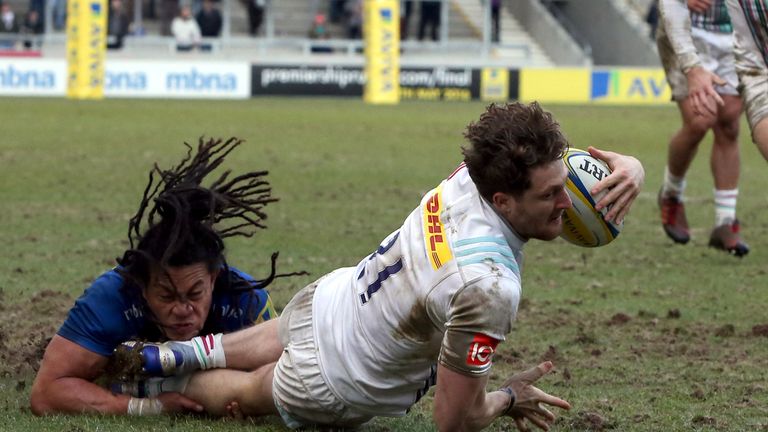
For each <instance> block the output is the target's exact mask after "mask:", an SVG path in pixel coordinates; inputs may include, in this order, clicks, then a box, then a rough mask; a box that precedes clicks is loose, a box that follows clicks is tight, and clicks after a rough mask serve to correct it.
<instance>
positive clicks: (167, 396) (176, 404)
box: [157, 392, 204, 413]
mask: <svg viewBox="0 0 768 432" xmlns="http://www.w3.org/2000/svg"><path fill="white" fill-rule="evenodd" d="M157 399H158V400H160V402H162V404H163V412H164V413H185V412H190V411H191V412H196V413H201V412H203V410H204V408H203V406H202V405H200V404H199V403H197V402H195V401H193V400H192V399H190V398H188V397H186V396H184V395H183V394H181V393H176V392H168V393H160V394H159V395H158V396H157Z"/></svg>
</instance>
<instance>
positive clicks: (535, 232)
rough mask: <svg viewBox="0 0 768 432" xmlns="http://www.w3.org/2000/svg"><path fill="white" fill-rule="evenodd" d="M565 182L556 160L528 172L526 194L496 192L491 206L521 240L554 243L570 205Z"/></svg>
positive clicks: (560, 167)
mask: <svg viewBox="0 0 768 432" xmlns="http://www.w3.org/2000/svg"><path fill="white" fill-rule="evenodd" d="M567 178H568V170H567V169H566V167H565V164H564V163H563V161H562V160H560V159H557V160H555V161H552V162H550V163H548V164H546V165H542V166H540V167H537V168H534V169H533V170H531V187H530V188H528V190H526V191H525V192H523V193H522V194H521V195H519V196H515V195H508V194H504V193H501V192H497V193H496V194H495V195H494V196H493V200H494V204H495V205H496V208H497V209H499V211H501V213H502V214H503V215H504V217H505V218H506V219H507V221H508V222H509V223H510V225H512V228H514V229H515V231H516V232H517V233H518V234H519V235H520V236H522V237H523V238H525V239H532V238H535V239H539V240H554V239H555V238H556V237H557V236H559V235H560V233H561V232H562V231H563V212H564V211H565V209H567V208H570V207H571V205H572V203H571V198H570V197H569V196H568V193H567V192H566V190H565V180H566V179H567Z"/></svg>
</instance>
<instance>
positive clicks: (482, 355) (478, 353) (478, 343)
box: [467, 333, 499, 366]
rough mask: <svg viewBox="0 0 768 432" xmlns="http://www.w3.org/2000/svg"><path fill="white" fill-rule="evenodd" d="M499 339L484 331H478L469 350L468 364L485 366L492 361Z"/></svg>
mask: <svg viewBox="0 0 768 432" xmlns="http://www.w3.org/2000/svg"><path fill="white" fill-rule="evenodd" d="M498 344H499V341H498V340H496V339H494V338H492V337H490V336H488V335H484V334H482V333H476V334H475V338H474V339H472V343H470V344H469V350H468V351H467V364H468V365H470V366H485V365H487V364H488V363H490V362H491V358H492V357H493V352H494V351H495V350H496V346H497V345H498Z"/></svg>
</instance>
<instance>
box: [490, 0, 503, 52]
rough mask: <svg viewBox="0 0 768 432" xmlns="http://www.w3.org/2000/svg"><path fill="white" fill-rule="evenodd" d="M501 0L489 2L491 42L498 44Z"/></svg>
mask: <svg viewBox="0 0 768 432" xmlns="http://www.w3.org/2000/svg"><path fill="white" fill-rule="evenodd" d="M500 14H501V0H491V41H493V42H499V40H500V39H499V33H501V25H500V24H501V23H500V21H499V20H500Z"/></svg>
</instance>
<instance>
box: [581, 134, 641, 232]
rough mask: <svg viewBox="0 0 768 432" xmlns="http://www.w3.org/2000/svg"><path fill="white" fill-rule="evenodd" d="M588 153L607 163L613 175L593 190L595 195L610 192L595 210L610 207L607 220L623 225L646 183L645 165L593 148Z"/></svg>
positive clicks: (623, 156)
mask: <svg viewBox="0 0 768 432" xmlns="http://www.w3.org/2000/svg"><path fill="white" fill-rule="evenodd" d="M588 151H589V153H590V154H591V155H592V156H594V157H596V158H598V159H600V160H602V161H605V163H607V164H608V167H609V168H611V174H610V175H609V176H607V177H605V178H604V179H603V180H601V181H600V182H599V183H598V184H597V185H595V187H594V188H592V191H591V193H592V194H593V195H596V194H598V193H600V192H601V191H603V190H606V189H607V190H608V193H607V194H605V196H604V197H603V198H602V199H601V200H600V201H599V202H598V203H597V205H596V206H595V208H596V209H598V210H600V209H602V208H604V207H609V206H610V209H609V211H608V213H607V214H606V216H605V219H606V220H608V221H614V222H616V223H621V222H622V221H623V220H624V217H625V216H626V215H627V213H628V212H629V209H630V207H631V206H632V203H633V202H634V201H635V198H637V195H638V194H640V189H641V188H642V186H643V183H644V182H645V169H643V164H642V163H640V161H639V160H637V159H636V158H634V157H632V156H626V155H622V154H619V153H616V152H611V151H605V150H599V149H596V148H594V147H591V146H590V147H589V148H588Z"/></svg>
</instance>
